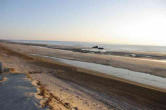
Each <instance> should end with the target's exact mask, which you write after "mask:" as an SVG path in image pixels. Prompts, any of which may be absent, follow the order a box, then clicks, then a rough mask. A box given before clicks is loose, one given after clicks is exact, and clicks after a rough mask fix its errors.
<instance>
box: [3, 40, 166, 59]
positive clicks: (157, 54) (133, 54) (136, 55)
mask: <svg viewBox="0 0 166 110" xmlns="http://www.w3.org/2000/svg"><path fill="white" fill-rule="evenodd" d="M0 42H6V43H12V44H21V45H30V46H39V47H46V48H51V49H60V50H67V51H72V52H80V53H91V54H99V55H100V54H102V55H114V56H123V57H131V58H145V59H149V60H166V53H161V52H141V51H105V52H100V51H91V49H93V48H90V47H75V46H65V45H51V44H50V45H49V44H35V43H21V42H12V41H8V40H0ZM101 51H102V50H101ZM103 51H104V50H103Z"/></svg>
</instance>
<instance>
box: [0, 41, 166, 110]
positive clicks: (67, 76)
mask: <svg viewBox="0 0 166 110" xmlns="http://www.w3.org/2000/svg"><path fill="white" fill-rule="evenodd" d="M0 52H1V55H0V61H2V62H3V63H4V65H5V66H7V67H13V68H15V69H16V71H18V72H24V73H30V74H31V76H32V78H34V79H37V80H40V81H41V83H42V84H44V85H45V87H46V88H47V89H48V90H50V91H51V92H52V93H53V94H54V95H55V96H57V97H59V98H60V99H61V100H63V101H64V102H66V103H67V104H70V105H71V106H72V107H77V108H78V109H79V110H111V109H117V110H118V109H120V110H143V109H144V110H165V109H166V102H165V99H166V93H164V92H159V91H156V90H151V89H146V88H143V87H140V86H136V85H132V84H129V83H124V82H121V81H118V80H114V79H110V78H106V77H100V76H94V75H91V74H87V72H84V71H78V70H77V69H76V68H71V67H68V66H64V65H60V64H57V63H53V62H50V61H48V62H46V61H42V60H39V59H38V60H37V59H35V58H31V57H29V56H27V55H30V54H42V55H51V56H52V55H53V56H56V57H61V58H68V59H77V60H81V61H89V62H95V63H101V64H109V65H113V66H116V67H123V68H128V69H131V70H136V71H143V72H148V71H149V73H151V74H155V75H160V76H164V77H165V70H164V66H166V64H165V63H161V62H157V63H156V62H153V61H142V60H139V59H136V58H127V57H116V56H107V55H95V54H85V53H84V54H82V53H78V52H71V51H64V50H58V49H48V48H40V47H36V46H25V45H19V44H5V43H1V44H0ZM154 68H155V69H156V72H154V70H155V69H154ZM161 70H163V71H161ZM150 71H151V72H150ZM61 109H63V107H62V108H61Z"/></svg>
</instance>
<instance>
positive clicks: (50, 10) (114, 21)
mask: <svg viewBox="0 0 166 110" xmlns="http://www.w3.org/2000/svg"><path fill="white" fill-rule="evenodd" d="M165 30H166V2H165V0H0V38H6V39H22V40H62V41H87V42H103V43H104V42H105V43H118V44H140V45H166V31H165Z"/></svg>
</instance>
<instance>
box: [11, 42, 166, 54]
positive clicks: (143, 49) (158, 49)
mask: <svg viewBox="0 0 166 110" xmlns="http://www.w3.org/2000/svg"><path fill="white" fill-rule="evenodd" d="M12 42H21V43H35V44H47V45H65V46H81V47H93V46H96V45H98V46H100V47H103V48H104V49H105V50H106V51H139V52H159V53H166V46H145V45H117V44H104V43H103V44H102V43H94V42H72V41H44V40H42V41H41V40H12Z"/></svg>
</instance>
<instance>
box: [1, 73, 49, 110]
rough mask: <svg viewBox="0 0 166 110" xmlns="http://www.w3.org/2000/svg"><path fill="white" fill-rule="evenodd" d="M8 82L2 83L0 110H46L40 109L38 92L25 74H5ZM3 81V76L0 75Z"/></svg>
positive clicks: (44, 109)
mask: <svg viewBox="0 0 166 110" xmlns="http://www.w3.org/2000/svg"><path fill="white" fill-rule="evenodd" d="M3 76H4V77H6V78H7V80H6V81H4V82H0V110H46V108H40V104H39V100H38V99H36V98H35V97H34V95H33V93H35V92H37V91H36V88H35V87H34V86H33V85H32V84H31V82H30V81H29V80H28V79H26V75H25V74H5V75H3ZM0 79H1V75H0Z"/></svg>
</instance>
